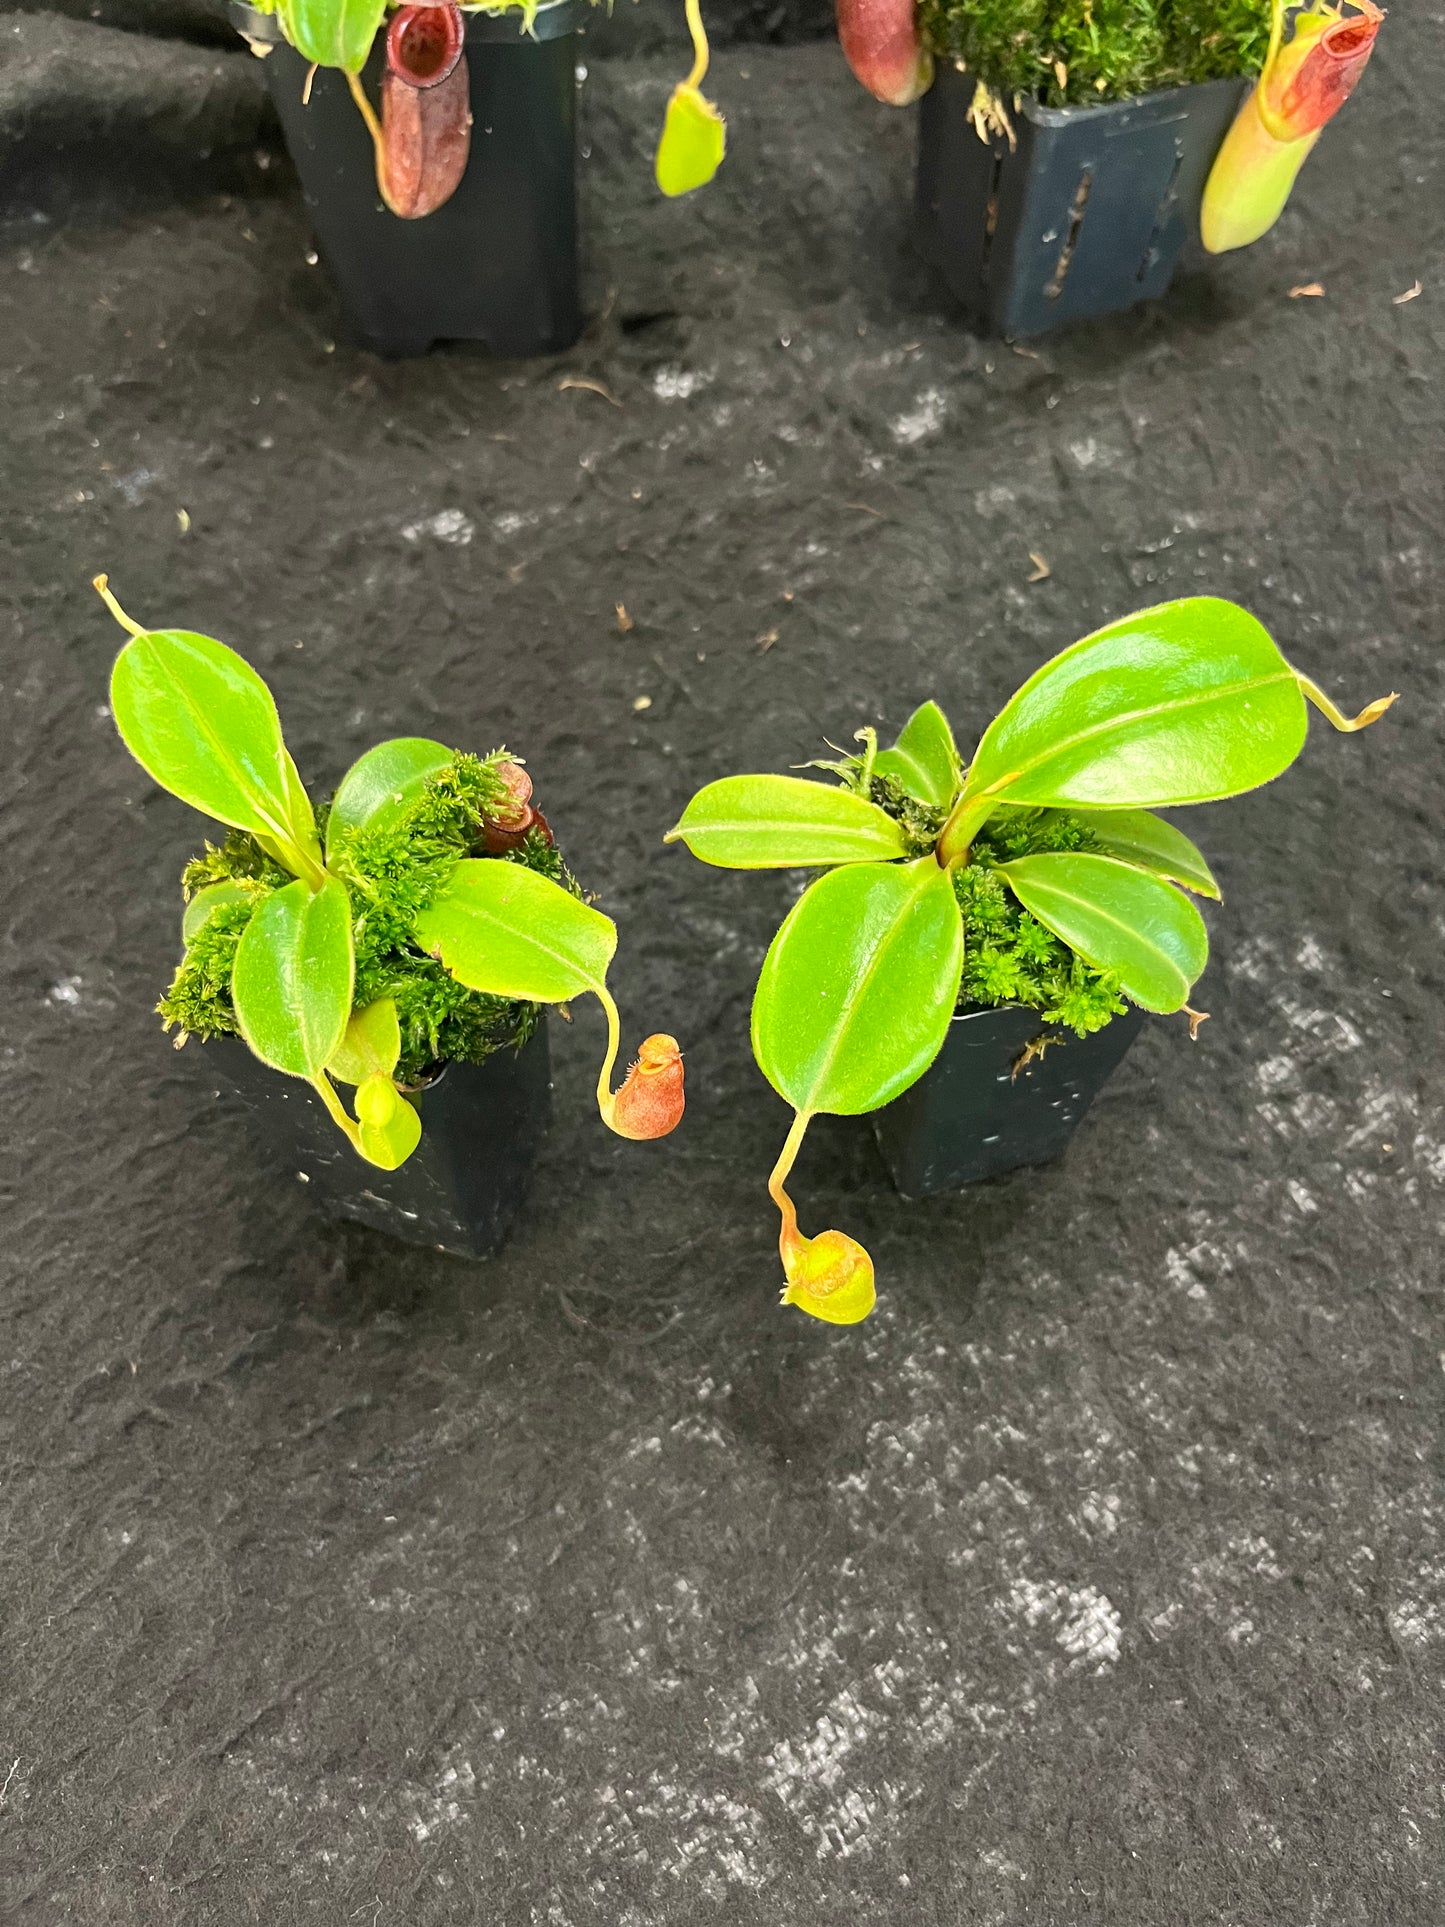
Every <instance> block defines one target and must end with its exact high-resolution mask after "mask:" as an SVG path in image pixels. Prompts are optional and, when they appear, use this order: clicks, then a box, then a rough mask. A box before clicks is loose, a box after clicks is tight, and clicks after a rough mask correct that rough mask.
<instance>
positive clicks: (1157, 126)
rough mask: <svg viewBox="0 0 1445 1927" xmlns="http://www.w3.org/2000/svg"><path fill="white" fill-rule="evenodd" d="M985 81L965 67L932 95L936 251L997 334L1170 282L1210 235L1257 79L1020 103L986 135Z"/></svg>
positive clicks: (1041, 327) (948, 276)
mask: <svg viewBox="0 0 1445 1927" xmlns="http://www.w3.org/2000/svg"><path fill="white" fill-rule="evenodd" d="M974 86H975V82H974V80H973V78H972V76H971V75H968V74H965V73H961V72H960V71H959V70H958V69H957V68H956V67H954V66H952V65H947V66H940V68H939V71H938V78H937V79H936V80H935V82H934V84H933V86H932V87H931V88H930V89H929V91H928V92H927V93H926V94H925V95H924V96H923V100H922V102H921V103H920V120H919V142H918V194H917V222H918V236H919V243H920V246H921V248H922V250H923V253H924V255H925V256H926V257H927V259H928V260H929V261H930V262H931V263H932V265H933V266H934V267H935V268H936V269H937V270H938V272H939V273H940V274H941V275H942V277H943V279H944V281H945V282H946V283H947V284H948V287H949V289H950V291H951V292H952V293H953V294H954V295H955V296H956V297H957V299H958V300H959V301H960V302H962V304H963V306H964V307H965V309H966V310H967V311H968V313H969V315H970V317H971V318H972V319H973V320H974V321H976V322H977V323H979V324H981V325H982V326H984V327H986V328H988V329H990V330H991V331H993V332H994V333H997V334H1004V335H1014V336H1028V335H1041V334H1046V333H1047V332H1048V331H1049V330H1050V329H1051V328H1057V327H1058V326H1059V325H1060V323H1062V322H1065V321H1081V320H1083V319H1085V318H1086V317H1087V316H1090V315H1103V314H1117V313H1120V312H1122V311H1123V310H1124V309H1126V308H1132V307H1133V306H1134V305H1135V303H1136V302H1140V301H1148V300H1151V299H1152V298H1153V297H1154V296H1156V295H1161V294H1163V293H1164V291H1165V289H1166V288H1167V287H1168V286H1169V283H1170V280H1171V279H1172V277H1173V274H1174V269H1175V265H1176V264H1177V262H1178V260H1179V256H1180V254H1181V252H1182V250H1183V248H1184V245H1185V243H1186V242H1187V241H1189V240H1191V239H1193V238H1197V236H1198V232H1199V208H1200V203H1201V201H1202V200H1203V197H1204V183H1205V181H1206V179H1207V178H1208V174H1209V169H1210V167H1211V166H1212V165H1213V162H1214V157H1215V155H1216V154H1217V153H1218V151H1219V146H1220V143H1221V142H1222V141H1223V139H1224V136H1225V134H1226V133H1227V132H1228V130H1229V126H1230V123H1231V122H1232V121H1233V119H1234V116H1235V114H1236V113H1237V112H1238V110H1239V106H1240V103H1241V101H1242V100H1243V99H1244V96H1245V93H1246V91H1247V89H1248V88H1249V86H1250V82H1249V81H1247V80H1211V81H1206V82H1204V83H1203V84H1202V85H1200V86H1196V87H1174V88H1169V89H1167V90H1165V91H1164V92H1162V93H1157V94H1143V95H1140V96H1139V97H1138V98H1137V99H1134V100H1117V101H1109V102H1106V103H1105V104H1104V105H1103V106H1101V107H1040V106H1039V105H1038V104H1037V103H1036V102H1034V101H1031V100H1028V99H1024V100H1021V101H1020V102H1019V103H1018V106H1017V108H1016V109H1015V111H1014V113H1013V123H1014V135H1015V141H1016V145H1014V146H1010V144H1009V141H1008V138H1007V136H1006V135H1004V134H994V135H992V136H991V137H990V138H989V139H988V140H987V141H986V142H985V141H982V140H980V139H979V137H978V134H977V133H976V132H975V130H974V128H973V126H972V124H971V123H970V121H969V118H968V111H969V107H970V106H971V104H972V101H973V94H974Z"/></svg>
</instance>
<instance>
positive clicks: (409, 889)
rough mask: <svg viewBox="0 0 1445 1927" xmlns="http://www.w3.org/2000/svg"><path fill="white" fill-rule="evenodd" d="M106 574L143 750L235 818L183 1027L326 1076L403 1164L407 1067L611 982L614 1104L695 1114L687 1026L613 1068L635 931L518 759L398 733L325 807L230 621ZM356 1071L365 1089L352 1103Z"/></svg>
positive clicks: (620, 1125) (199, 870)
mask: <svg viewBox="0 0 1445 1927" xmlns="http://www.w3.org/2000/svg"><path fill="white" fill-rule="evenodd" d="M95 587H96V589H97V590H98V591H99V593H100V594H101V596H102V597H103V598H104V600H105V602H106V604H107V606H108V607H109V609H110V611H111V613H112V614H113V615H114V616H115V618H116V620H117V621H118V622H119V623H120V624H121V626H122V628H124V629H125V630H126V631H127V632H128V634H129V636H130V640H129V641H128V642H127V643H126V644H125V646H124V648H123V649H122V650H121V652H120V655H119V657H118V658H117V660H116V664H115V668H114V670H113V672H112V676H111V713H112V715H113V716H114V718H115V723H116V727H117V729H118V730H119V731H120V734H121V738H122V740H123V741H124V743H125V745H126V748H127V749H129V751H130V752H131V754H132V755H133V756H134V757H135V759H136V761H137V762H138V763H139V764H140V765H141V767H142V768H143V769H144V770H146V772H147V773H148V774H149V775H150V776H152V777H153V778H154V779H155V781H156V782H157V783H159V784H160V785H161V787H162V788H163V789H167V790H169V791H170V792H171V794H172V795H174V796H178V797H179V798H180V799H181V801H182V802H184V803H189V804H190V805H191V806H192V807H193V808H194V809H198V810H201V811H202V812H204V813H205V814H206V815H208V816H210V817H212V818H214V819H215V820H217V821H218V822H220V823H222V824H224V825H225V826H226V827H227V829H228V831H229V834H228V835H227V836H226V838H225V840H224V841H223V842H222V843H221V844H219V845H213V844H208V845H207V846H206V849H205V851H204V853H203V854H202V855H201V856H199V857H197V858H196V859H195V860H194V861H193V862H191V863H190V864H188V865H187V867H186V870H185V873H184V876H183V879H182V882H183V889H184V893H185V897H186V905H185V914H184V919H183V923H182V931H181V934H182V940H183V942H184V945H185V954H184V956H183V958H182V960H181V964H180V966H179V968H178V970H177V972H176V975H175V978H174V981H173V982H172V984H171V987H170V989H169V990H168V991H167V993H166V995H165V996H164V997H163V998H162V1000H161V1003H160V1006H159V1008H160V1013H161V1016H162V1017H163V1019H164V1020H165V1022H166V1024H167V1025H168V1026H170V1027H174V1028H175V1029H176V1030H177V1032H178V1036H177V1040H176V1041H177V1043H178V1044H183V1043H185V1041H186V1039H187V1037H188V1036H192V1035H195V1036H198V1037H200V1038H201V1039H203V1040H204V1039H206V1038H211V1037H221V1036H226V1035H228V1034H239V1035H240V1036H241V1037H242V1038H243V1039H244V1041H245V1042H246V1043H247V1044H248V1045H249V1046H250V1048H251V1050H252V1051H253V1052H254V1053H255V1054H256V1056H257V1057H259V1058H260V1059H261V1060H262V1062H263V1063H266V1064H268V1065H270V1066H271V1067H272V1069H274V1070H277V1071H280V1072H282V1073H284V1074H285V1075H286V1076H289V1077H295V1078H300V1079H302V1080H304V1081H305V1083H307V1084H308V1085H309V1086H310V1087H311V1088H312V1090H314V1091H315V1092H316V1094H317V1096H318V1097H319V1098H320V1099H321V1101H322V1103H323V1104H324V1105H325V1106H326V1109H327V1112H328V1113H329V1114H330V1116H331V1118H332V1120H333V1121H334V1122H335V1124H336V1126H337V1128H338V1129H339V1130H340V1131H341V1132H342V1133H343V1135H344V1136H345V1137H346V1139H347V1141H348V1142H349V1143H350V1144H351V1146H352V1148H353V1149H354V1150H355V1151H356V1152H357V1153H358V1154H359V1155H360V1156H361V1157H363V1158H365V1159H366V1160H367V1161H368V1162H370V1163H372V1164H376V1165H379V1166H382V1167H383V1168H385V1169H387V1170H394V1169H395V1168H396V1167H397V1166H398V1165H400V1164H402V1163H404V1162H405V1160H406V1159H407V1158H408V1157H410V1156H411V1154H412V1152H413V1151H414V1150H415V1149H416V1147H417V1144H418V1143H419V1141H420V1138H421V1120H420V1118H419V1116H418V1114H417V1111H416V1108H415V1106H414V1105H412V1104H410V1103H409V1102H408V1101H407V1091H408V1089H409V1088H415V1087H416V1086H418V1085H419V1084H421V1083H422V1082H424V1081H425V1079H426V1077H427V1075H428V1073H429V1072H431V1071H434V1070H435V1069H436V1068H437V1067H438V1066H440V1065H442V1064H445V1063H447V1062H449V1061H458V1060H461V1061H471V1062H480V1061H482V1060H483V1059H485V1058H486V1057H487V1056H488V1055H490V1054H491V1053H492V1052H493V1051H496V1050H500V1049H503V1048H507V1047H513V1046H518V1045H520V1044H522V1043H523V1042H525V1041H526V1038H527V1037H528V1036H529V1035H530V1032H531V1030H532V1028H533V1027H534V1026H535V1024H536V1021H537V1015H538V1008H539V1006H541V1005H544V1004H567V1003H570V1001H571V1000H572V999H574V998H577V997H581V996H583V995H584V994H587V993H590V994H591V995H592V996H594V997H596V998H597V1000H598V1002H599V1003H600V1004H601V1005H602V1008H603V1010H604V1012H605V1014H606V1019H607V1048H606V1053H605V1056H604V1059H603V1063H602V1067H601V1071H600V1073H599V1076H598V1081H597V1105H598V1110H599V1112H600V1114H601V1116H602V1119H603V1122H604V1123H606V1124H607V1125H608V1126H609V1128H610V1129H612V1130H613V1131H615V1132H616V1133H617V1134H618V1135H619V1136H621V1137H626V1138H634V1139H644V1138H657V1137H665V1136H666V1135H667V1134H668V1133H669V1132H670V1131H671V1130H672V1129H673V1128H674V1127H675V1126H676V1124H677V1123H678V1121H679V1119H680V1118H681V1116H682V1111H683V1102H684V1099H683V1069H682V1058H681V1053H680V1052H679V1049H678V1046H677V1043H676V1041H675V1039H673V1038H672V1037H669V1036H666V1035H663V1034H661V1033H659V1034H657V1035H655V1036H652V1037H649V1038H648V1039H647V1040H646V1041H645V1042H644V1044H643V1045H642V1048H641V1050H640V1051H639V1053H638V1057H637V1061H636V1062H635V1063H634V1064H633V1065H632V1067H631V1069H630V1070H629V1071H628V1073H627V1076H626V1078H625V1079H624V1081H623V1083H622V1085H621V1086H620V1088H619V1089H618V1090H616V1091H614V1090H613V1089H612V1075H613V1070H614V1067H615V1065H616V1062H617V1057H618V1053H619V1050H620V1046H621V1022H620V1018H619V1015H618V1010H617V1005H616V1003H615V1002H614V1001H613V998H612V994H611V992H610V991H609V989H608V987H607V972H608V968H609V966H610V964H611V962H612V957H613V954H614V952H615V950H616V948H617V929H616V926H615V925H614V924H613V922H612V920H611V918H609V917H607V916H604V915H603V913H602V912H601V911H600V910H598V909H597V908H596V907H595V906H594V905H592V904H590V903H588V902H586V901H585V900H584V898H583V895H582V891H581V889H580V887H579V886H578V884H577V882H576V880H575V878H574V877H573V876H572V874H571V872H570V870H569V869H568V868H567V866H566V864H565V863H564V861H563V859H562V856H561V853H560V852H559V851H558V849H557V846H556V841H555V839H554V837H553V835H552V830H551V827H550V825H549V824H548V822H547V820H546V818H545V816H544V815H543V814H542V812H541V811H540V810H539V809H537V808H536V806H535V805H534V803H533V801H532V781H531V777H530V775H529V774H528V772H527V771H526V769H525V768H524V767H523V766H522V764H521V763H520V762H519V761H518V760H517V759H516V758H515V757H513V756H511V755H509V754H508V752H507V751H506V750H505V749H498V750H495V751H493V752H492V753H491V754H490V755H489V756H485V757H477V756H472V755H467V754H464V753H461V752H459V751H456V750H453V749H449V748H447V747H446V745H444V744H442V743H438V742H433V741H431V740H430V739H428V738H425V737H417V736H405V737H398V738H394V739H393V740H391V741H389V742H385V743H379V744H377V746H376V747H375V748H374V749H371V750H368V751H367V752H366V754H365V755H364V756H362V757H361V758H359V760H358V761H357V762H355V763H353V765H352V766H351V768H350V769H349V770H348V771H347V773H346V775H345V776H344V777H343V778H342V780H341V783H340V785H339V787H338V788H337V790H336V793H335V795H334V796H333V797H332V798H331V801H330V803H329V805H327V806H326V807H325V808H324V809H323V810H322V811H321V812H317V811H316V810H315V809H313V807H312V803H311V800H310V798H309V796H308V795H307V793H306V789H305V787H304V785H303V784H302V781H301V778H300V775H299V773H298V771H297V768H296V765H295V763H294V761H293V760H292V757H291V755H290V752H289V751H288V750H287V748H286V744H285V741H284V739H283V737H282V733H281V723H280V718H279V716H278V714H277V710H276V704H275V702H274V700H273V698H272V695H271V692H270V690H269V689H268V688H267V686H266V684H265V682H264V681H263V680H262V679H261V677H260V676H259V675H258V674H257V673H256V671H255V670H254V669H253V668H252V667H251V666H250V664H249V663H248V662H246V661H245V659H244V658H243V657H242V656H239V655H238V654H237V653H236V652H235V651H234V650H232V649H229V648H227V647H226V645H225V644H224V643H220V642H217V641H215V640H213V639H212V638H211V637H209V636H202V635H197V634H195V633H193V632H191V631H188V630H181V629H145V628H142V627H141V625H140V624H139V623H136V622H133V621H132V620H131V619H130V617H129V616H127V615H126V614H125V612H124V611H123V610H122V609H121V607H120V605H119V603H118V602H117V601H116V599H115V597H114V596H113V595H112V594H111V592H110V590H109V587H108V585H107V582H106V578H105V577H104V576H97V577H96V580H95ZM338 1083H340V1084H344V1085H352V1086H354V1087H355V1100H354V1112H355V1114H354V1116H353V1115H351V1114H349V1113H348V1112H347V1110H346V1107H345V1105H344V1104H343V1102H342V1100H341V1097H340V1095H339V1093H338V1091H337V1089H336V1085H337V1084H338Z"/></svg>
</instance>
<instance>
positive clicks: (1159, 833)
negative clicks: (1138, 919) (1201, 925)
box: [1070, 810, 1219, 899]
mask: <svg viewBox="0 0 1445 1927" xmlns="http://www.w3.org/2000/svg"><path fill="white" fill-rule="evenodd" d="M1070 814H1071V815H1072V816H1073V817H1074V819H1075V821H1076V822H1079V823H1082V824H1083V825H1084V826H1085V827H1086V828H1087V829H1089V830H1092V831H1093V833H1094V836H1095V837H1096V838H1097V839H1098V842H1099V844H1100V847H1101V849H1102V851H1103V854H1104V855H1105V856H1116V857H1118V858H1119V860H1120V862H1122V863H1132V864H1134V865H1135V867H1136V868H1137V869H1140V870H1152V871H1153V873H1154V875H1155V876H1161V877H1168V878H1169V880H1170V882H1171V883H1182V884H1183V885H1184V887H1185V889H1186V890H1195V891H1197V892H1198V893H1199V895H1200V896H1202V897H1214V898H1216V899H1217V898H1218V896H1219V885H1218V884H1217V883H1216V882H1215V881H1214V877H1213V874H1212V873H1211V871H1210V868H1209V865H1208V864H1207V863H1206V862H1205V861H1204V858H1203V857H1202V856H1201V855H1200V853H1199V851H1198V850H1197V849H1195V847H1194V845H1193V844H1192V843H1191V842H1190V841H1189V838H1188V837H1187V836H1186V835H1185V834H1184V832H1183V830H1176V829H1175V827H1174V825H1173V824H1172V823H1166V822H1165V821H1164V818H1163V817H1162V816H1154V815H1152V814H1151V813H1150V812H1149V811H1148V810H1073V811H1071V812H1070Z"/></svg>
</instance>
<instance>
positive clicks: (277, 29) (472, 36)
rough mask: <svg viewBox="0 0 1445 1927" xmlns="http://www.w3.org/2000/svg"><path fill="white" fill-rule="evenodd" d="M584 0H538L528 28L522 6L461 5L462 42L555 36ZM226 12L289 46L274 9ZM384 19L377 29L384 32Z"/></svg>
mask: <svg viewBox="0 0 1445 1927" xmlns="http://www.w3.org/2000/svg"><path fill="white" fill-rule="evenodd" d="M587 4H588V0H539V5H538V7H537V9H536V12H535V13H534V14H533V16H532V30H531V32H530V33H529V32H528V31H527V28H526V25H525V19H526V15H525V10H524V9H523V8H522V7H505V8H503V9H501V10H500V11H498V10H496V9H493V8H490V7H482V6H469V5H463V6H462V15H463V18H464V20H465V23H466V44H467V45H469V46H484V45H486V44H487V43H488V42H496V41H512V40H518V41H521V42H522V44H523V45H525V44H526V43H527V42H529V41H534V40H559V39H561V37H562V36H563V35H564V34H569V33H575V32H576V30H577V28H578V27H579V26H580V24H581V21H582V15H583V13H584V11H585V10H586V7H587ZM226 12H227V14H228V15H229V17H230V21H231V25H232V26H233V27H234V28H235V29H236V31H237V32H238V33H240V34H243V35H244V36H245V38H246V39H247V40H251V41H257V42H259V43H260V44H261V45H262V46H270V47H284V46H289V45H290V42H289V41H288V40H287V38H286V36H285V34H284V33H282V31H281V22H280V20H279V19H278V17H277V16H276V15H275V14H274V13H261V12H260V11H258V9H257V8H255V7H252V6H248V5H247V0H226ZM385 25H386V23H385V21H383V23H382V26H381V28H379V29H378V32H382V33H384V31H385Z"/></svg>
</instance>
